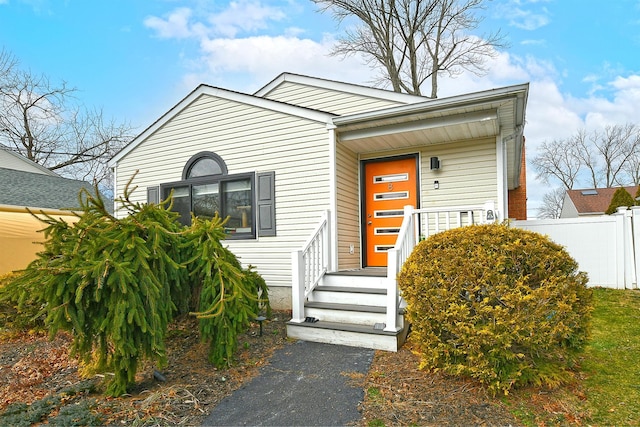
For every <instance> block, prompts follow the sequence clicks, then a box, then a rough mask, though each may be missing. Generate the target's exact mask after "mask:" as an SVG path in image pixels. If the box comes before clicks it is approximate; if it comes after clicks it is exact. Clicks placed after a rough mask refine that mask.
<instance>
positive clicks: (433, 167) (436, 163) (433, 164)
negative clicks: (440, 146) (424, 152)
mask: <svg viewBox="0 0 640 427" xmlns="http://www.w3.org/2000/svg"><path fill="white" fill-rule="evenodd" d="M438 169H440V159H438V158H437V157H432V158H431V170H438Z"/></svg>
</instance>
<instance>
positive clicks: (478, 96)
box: [333, 83, 529, 126]
mask: <svg viewBox="0 0 640 427" xmlns="http://www.w3.org/2000/svg"><path fill="white" fill-rule="evenodd" d="M528 91H529V83H525V84H521V85H515V86H507V87H503V88H498V89H491V90H487V91H483V92H475V93H470V94H465V95H458V96H452V97H448V98H438V99H432V100H429V101H426V102H421V103H417V104H411V105H402V106H398V107H390V108H385V109H382V110H376V111H372V112H365V113H356V114H351V115H346V116H340V117H335V118H334V119H333V124H334V125H336V126H346V125H350V124H355V123H359V122H366V121H371V120H381V119H385V118H391V117H397V116H402V115H407V114H418V113H427V112H431V111H443V110H451V111H452V113H453V111H454V110H455V109H457V108H465V107H469V106H473V105H478V104H484V103H489V102H494V101H496V100H499V99H510V98H514V97H515V98H520V99H522V106H521V108H518V110H519V111H518V112H517V114H518V115H519V116H521V117H517V118H516V123H517V124H518V125H521V124H522V123H524V111H525V109H526V99H527V94H528Z"/></svg>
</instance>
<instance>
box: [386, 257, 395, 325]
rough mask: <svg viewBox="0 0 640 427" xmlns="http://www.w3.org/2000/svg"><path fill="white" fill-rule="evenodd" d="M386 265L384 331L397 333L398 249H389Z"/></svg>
mask: <svg viewBox="0 0 640 427" xmlns="http://www.w3.org/2000/svg"><path fill="white" fill-rule="evenodd" d="M388 255H389V257H388V261H387V263H388V265H387V279H386V282H387V322H386V326H385V328H384V330H385V331H390V332H397V331H398V329H397V326H398V325H397V319H398V279H397V277H396V276H397V273H396V272H397V271H398V249H390V250H389V252H388Z"/></svg>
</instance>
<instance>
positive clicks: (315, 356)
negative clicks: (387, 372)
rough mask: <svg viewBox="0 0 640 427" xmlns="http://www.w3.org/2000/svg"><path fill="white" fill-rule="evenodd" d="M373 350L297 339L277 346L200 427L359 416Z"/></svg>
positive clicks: (346, 420)
mask: <svg viewBox="0 0 640 427" xmlns="http://www.w3.org/2000/svg"><path fill="white" fill-rule="evenodd" d="M373 354H374V351H373V350H369V349H363V348H356V347H345V346H338V345H331V344H320V343H313V342H306V341H298V342H296V343H294V344H291V345H287V346H285V347H283V348H281V349H279V350H277V351H276V352H275V353H274V355H273V357H272V358H271V361H270V363H269V364H268V365H266V366H264V367H262V368H261V371H260V375H258V376H257V377H256V378H254V379H253V380H252V381H251V382H250V383H248V384H247V385H245V386H244V387H242V388H240V389H238V390H236V391H235V392H234V393H233V394H232V395H231V396H229V397H227V398H226V399H224V400H223V401H222V402H220V404H218V405H217V406H216V407H215V408H214V409H213V412H212V413H211V414H210V415H209V416H208V417H207V419H206V420H205V421H204V425H205V426H344V425H347V424H353V423H354V422H356V421H358V420H359V419H360V413H359V412H358V404H359V403H360V402H361V401H362V400H363V399H364V391H363V389H362V387H361V386H358V385H357V384H355V383H354V381H353V380H352V379H351V375H352V374H358V373H360V374H364V375H366V374H367V372H368V371H369V367H370V366H371V361H372V360H373Z"/></svg>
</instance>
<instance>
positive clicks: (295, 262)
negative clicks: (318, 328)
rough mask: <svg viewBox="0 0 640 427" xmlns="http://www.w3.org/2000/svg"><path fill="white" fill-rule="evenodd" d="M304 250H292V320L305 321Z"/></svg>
mask: <svg viewBox="0 0 640 427" xmlns="http://www.w3.org/2000/svg"><path fill="white" fill-rule="evenodd" d="M303 262H304V261H303V257H302V251H293V252H291V321H292V322H297V323H302V322H304V269H303V268H301V267H302V264H303Z"/></svg>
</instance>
